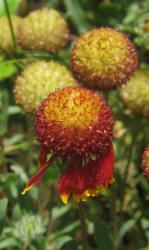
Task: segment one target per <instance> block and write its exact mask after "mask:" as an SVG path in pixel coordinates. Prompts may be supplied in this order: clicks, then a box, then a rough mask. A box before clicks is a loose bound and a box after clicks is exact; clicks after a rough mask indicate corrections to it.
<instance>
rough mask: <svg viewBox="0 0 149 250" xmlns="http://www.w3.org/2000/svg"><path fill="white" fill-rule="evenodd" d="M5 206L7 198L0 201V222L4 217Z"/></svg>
mask: <svg viewBox="0 0 149 250" xmlns="http://www.w3.org/2000/svg"><path fill="white" fill-rule="evenodd" d="M7 205H8V199H7V198H3V199H1V200H0V221H2V220H3V219H4V218H5V216H6V212H7Z"/></svg>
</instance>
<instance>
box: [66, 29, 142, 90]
mask: <svg viewBox="0 0 149 250" xmlns="http://www.w3.org/2000/svg"><path fill="white" fill-rule="evenodd" d="M137 64H138V62H137V58H136V50H135V47H134V46H133V44H132V42H131V41H130V40H129V39H128V37H127V36H126V35H125V34H123V33H122V32H120V31H118V30H115V29H111V28H100V29H93V30H90V31H88V32H87V33H85V34H84V35H82V36H81V37H80V38H79V40H78V41H77V43H76V44H75V46H74V48H73V50H72V56H71V67H72V70H73V72H74V75H75V77H76V78H77V79H78V80H79V81H81V82H82V83H84V86H87V87H89V88H91V89H100V90H109V89H113V88H116V87H117V86H119V85H121V84H122V83H125V82H126V80H128V79H129V78H130V76H131V75H132V74H133V72H134V71H135V70H136V68H137Z"/></svg>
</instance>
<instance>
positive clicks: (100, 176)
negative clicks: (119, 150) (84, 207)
mask: <svg viewBox="0 0 149 250" xmlns="http://www.w3.org/2000/svg"><path fill="white" fill-rule="evenodd" d="M113 167H114V150H113V146H112V143H111V145H110V149H109V151H108V152H107V154H106V155H104V156H103V157H100V158H97V159H96V160H89V161H88V162H87V163H86V165H85V169H86V171H85V187H86V191H88V193H89V196H92V197H94V196H97V195H98V194H99V191H100V189H101V188H103V189H104V190H106V188H107V186H108V184H112V183H113V182H114V178H113Z"/></svg>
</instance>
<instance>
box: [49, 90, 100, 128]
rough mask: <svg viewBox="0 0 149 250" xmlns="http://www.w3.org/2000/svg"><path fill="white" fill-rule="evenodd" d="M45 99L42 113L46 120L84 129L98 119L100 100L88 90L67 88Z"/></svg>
mask: <svg viewBox="0 0 149 250" xmlns="http://www.w3.org/2000/svg"><path fill="white" fill-rule="evenodd" d="M62 91H63V94H62V93H61V91H58V92H55V93H53V94H52V95H51V96H50V98H48V99H47V103H46V106H45V108H44V114H45V117H46V119H47V120H48V121H52V120H56V121H59V122H61V124H62V126H63V127H70V128H72V129H74V128H76V127H77V128H79V129H84V128H87V127H88V126H90V125H91V124H92V122H93V121H94V122H95V121H97V120H99V113H100V110H101V105H102V100H101V98H100V97H99V96H98V95H97V94H94V93H93V92H91V91H89V90H84V89H81V88H67V89H63V90H62Z"/></svg>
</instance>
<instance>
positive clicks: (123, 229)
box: [117, 219, 136, 245]
mask: <svg viewBox="0 0 149 250" xmlns="http://www.w3.org/2000/svg"><path fill="white" fill-rule="evenodd" d="M135 223H136V221H135V220H133V219H132V220H129V221H127V222H125V223H124V224H123V225H122V227H121V228H120V230H119V233H118V236H117V245H120V243H121V241H122V239H123V237H124V236H125V234H126V233H127V232H128V231H129V230H130V229H131V228H132V227H133V226H134V225H135Z"/></svg>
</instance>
